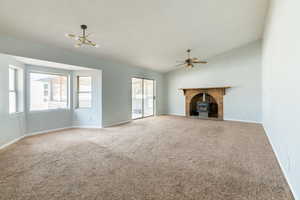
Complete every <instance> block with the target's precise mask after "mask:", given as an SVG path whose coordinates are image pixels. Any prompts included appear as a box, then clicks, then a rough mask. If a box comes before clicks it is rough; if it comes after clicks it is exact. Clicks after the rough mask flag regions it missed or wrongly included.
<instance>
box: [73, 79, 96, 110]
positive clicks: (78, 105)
mask: <svg viewBox="0 0 300 200" xmlns="http://www.w3.org/2000/svg"><path fill="white" fill-rule="evenodd" d="M81 77H83V78H84V77H89V78H91V90H90V91H80V81H79V80H80V78H81ZM79 94H91V106H90V107H80V101H79ZM75 108H76V109H92V108H93V77H92V76H87V75H77V76H76V107H75Z"/></svg>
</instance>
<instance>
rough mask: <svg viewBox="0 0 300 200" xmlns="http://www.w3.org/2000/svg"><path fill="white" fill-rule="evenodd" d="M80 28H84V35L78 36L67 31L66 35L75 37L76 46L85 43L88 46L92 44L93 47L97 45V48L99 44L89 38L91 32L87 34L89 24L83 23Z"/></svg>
mask: <svg viewBox="0 0 300 200" xmlns="http://www.w3.org/2000/svg"><path fill="white" fill-rule="evenodd" d="M80 28H81V29H82V35H79V36H77V35H75V34H71V33H67V34H66V37H68V38H71V39H74V40H76V41H77V43H76V44H75V47H81V46H83V45H87V46H92V47H96V48H97V47H98V46H99V45H98V44H96V43H95V42H92V41H91V40H89V39H88V37H89V36H90V35H91V34H86V29H87V25H85V24H82V25H81V26H80Z"/></svg>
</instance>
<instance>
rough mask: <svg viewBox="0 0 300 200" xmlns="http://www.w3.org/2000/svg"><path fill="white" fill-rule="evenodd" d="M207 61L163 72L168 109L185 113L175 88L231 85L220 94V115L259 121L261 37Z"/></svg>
mask: <svg viewBox="0 0 300 200" xmlns="http://www.w3.org/2000/svg"><path fill="white" fill-rule="evenodd" d="M208 61H209V63H208V64H207V65H199V66H195V68H193V69H191V70H186V69H178V70H176V71H171V72H169V73H167V74H166V75H165V87H166V90H167V92H168V98H167V100H166V105H167V106H168V113H169V114H172V115H185V103H184V102H185V97H184V95H183V92H182V91H180V90H178V89H179V88H201V87H212V86H231V87H232V88H231V89H228V90H227V92H226V96H224V119H228V120H242V121H251V122H261V95H262V94H261V41H257V42H254V43H251V44H249V45H246V46H244V47H241V48H238V49H234V50H232V51H229V52H226V53H224V54H222V55H219V56H216V57H214V58H212V59H209V60H208Z"/></svg>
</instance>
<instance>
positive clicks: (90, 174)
mask: <svg viewBox="0 0 300 200" xmlns="http://www.w3.org/2000/svg"><path fill="white" fill-rule="evenodd" d="M0 199H1V200H17V199H18V200H50V199H53V200H54V199H59V200H77V199H86V200H96V199H99V200H102V199H103V200H121V199H122V200H144V199H145V200H155V199H159V200H186V199H189V200H246V199H247V200H291V199H293V198H292V196H291V193H290V190H289V188H288V186H287V184H286V182H285V179H284V178H283V175H282V172H281V170H280V168H279V166H278V163H277V161H276V158H275V156H274V153H273V151H272V149H271V146H270V144H269V143H268V140H267V137H266V135H265V133H264V131H263V128H262V127H261V126H260V125H257V124H247V123H238V122H220V121H208V120H199V119H186V118H183V117H172V116H160V117H154V118H147V119H143V120H137V121H134V122H132V123H129V124H126V125H122V126H116V127H112V128H106V129H102V130H87V129H85V130H84V129H70V130H66V131H60V132H54V133H49V134H44V135H39V136H34V137H29V138H26V139H23V140H21V141H19V142H18V143H16V144H14V145H11V146H9V147H8V148H6V149H4V150H2V151H1V152H0Z"/></svg>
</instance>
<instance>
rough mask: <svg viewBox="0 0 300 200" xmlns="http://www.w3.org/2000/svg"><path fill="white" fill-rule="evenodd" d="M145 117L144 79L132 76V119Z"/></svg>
mask: <svg viewBox="0 0 300 200" xmlns="http://www.w3.org/2000/svg"><path fill="white" fill-rule="evenodd" d="M142 117H143V79H139V78H132V119H138V118H142Z"/></svg>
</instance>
